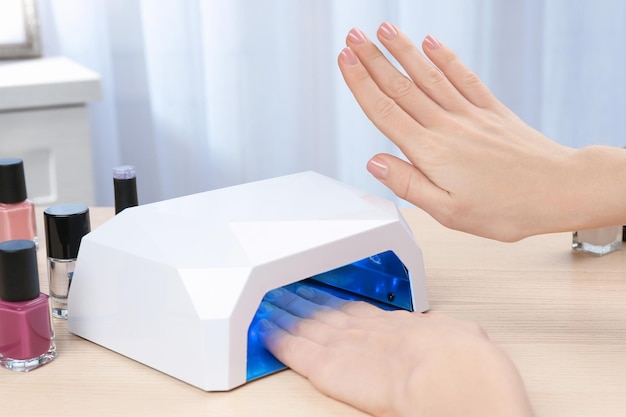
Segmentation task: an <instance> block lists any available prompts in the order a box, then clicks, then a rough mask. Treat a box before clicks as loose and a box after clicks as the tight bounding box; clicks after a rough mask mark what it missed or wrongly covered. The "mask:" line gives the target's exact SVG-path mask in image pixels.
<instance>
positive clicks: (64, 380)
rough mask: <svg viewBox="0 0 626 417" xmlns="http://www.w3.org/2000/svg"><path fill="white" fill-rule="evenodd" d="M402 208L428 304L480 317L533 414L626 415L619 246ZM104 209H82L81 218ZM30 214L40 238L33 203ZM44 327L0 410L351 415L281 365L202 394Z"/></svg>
mask: <svg viewBox="0 0 626 417" xmlns="http://www.w3.org/2000/svg"><path fill="white" fill-rule="evenodd" d="M403 214H404V216H405V218H406V219H407V221H408V223H409V224H410V225H411V227H412V229H413V231H414V233H415V238H416V240H417V241H418V243H419V244H420V246H421V248H422V250H423V252H424V261H425V265H426V277H427V282H428V287H429V296H430V303H431V308H432V311H437V312H441V313H446V314H450V315H454V316H457V317H461V318H466V319H471V320H475V321H477V322H478V323H480V324H481V325H482V326H483V328H484V329H485V330H486V331H487V333H488V334H489V336H490V337H491V338H492V340H494V341H495V342H496V343H498V344H499V345H500V346H502V347H503V348H504V349H505V350H506V351H507V352H508V353H509V355H510V356H511V357H512V358H513V361H514V362H515V363H516V364H517V366H518V368H519V370H520V372H521V374H522V376H523V378H524V381H525V383H526V386H527V388H528V391H529V395H530V397H531V401H532V403H533V405H534V407H535V410H536V413H537V416H541V417H542V416H545V417H548V416H549V417H554V416H567V417H577V416H581V417H583V416H584V417H589V416H602V417H613V416H620V417H623V416H626V249H625V250H623V251H620V252H617V253H613V254H609V255H607V256H604V257H594V256H590V255H582V254H577V253H573V252H572V251H571V250H570V243H571V233H562V234H553V235H545V236H537V237H532V238H528V239H525V240H523V241H521V242H518V243H513V244H506V243H499V242H494V241H490V240H486V239H482V238H477V237H474V236H470V235H467V234H464V233H460V232H455V231H451V230H448V229H445V228H444V227H442V226H440V225H439V224H438V223H436V222H435V221H433V220H432V219H431V218H430V217H429V216H428V215H426V214H425V213H423V212H422V211H420V210H418V209H412V208H411V209H403ZM111 216H113V209H112V208H100V207H96V208H92V209H91V220H92V228H95V227H97V226H98V225H99V224H101V223H102V222H104V221H106V219H108V218H110V217H111ZM37 220H38V223H39V236H40V238H41V237H43V228H42V224H41V222H42V220H43V218H42V213H41V211H39V212H38V218H37ZM41 240H42V244H41V245H40V249H39V252H38V256H39V268H40V271H39V272H40V276H41V283H42V291H44V292H47V287H48V285H47V270H46V264H45V245H44V244H43V239H41ZM54 326H55V331H56V335H57V337H56V343H57V349H58V352H59V356H58V357H57V359H56V360H55V361H53V362H52V363H50V364H49V365H46V366H44V367H42V368H40V369H37V370H35V371H33V372H30V373H27V374H21V373H15V372H10V371H8V370H2V369H0V371H1V372H0V408H1V414H2V415H3V416H46V417H52V416H64V417H72V416H81V417H84V416H94V417H95V416H137V415H146V416H151V417H158V416H185V417H192V416H272V417H275V416H296V415H297V416H359V415H363V413H361V412H359V411H357V410H355V409H353V408H351V407H349V406H347V405H344V404H342V403H339V402H337V401H334V400H331V399H329V398H327V397H325V396H323V395H322V394H320V393H318V392H317V391H316V390H315V389H313V388H312V387H311V385H310V384H309V383H308V381H307V380H306V379H304V378H302V377H300V376H298V375H297V374H295V373H294V372H292V371H290V370H288V371H284V372H280V373H278V374H275V375H272V376H270V377H266V378H263V379H260V380H257V381H254V382H252V383H249V384H246V385H244V386H242V387H240V388H238V389H235V390H233V391H231V392H227V393H207V392H204V391H201V390H199V389H197V388H194V387H192V386H190V385H187V384H185V383H183V382H180V381H178V380H176V379H174V378H171V377H169V376H167V375H164V374H162V373H160V372H158V371H155V370H153V369H151V368H149V367H147V366H144V365H142V364H139V363H137V362H134V361H132V360H130V359H127V358H125V357H123V356H121V355H118V354H116V353H114V352H111V351H109V350H107V349H105V348H102V347H100V346H97V345H95V344H93V343H91V342H88V341H86V340H83V339H81V338H79V337H76V336H74V335H71V334H69V333H68V332H67V328H66V323H65V321H63V320H57V319H55V320H54ZM180 360H183V361H184V358H180Z"/></svg>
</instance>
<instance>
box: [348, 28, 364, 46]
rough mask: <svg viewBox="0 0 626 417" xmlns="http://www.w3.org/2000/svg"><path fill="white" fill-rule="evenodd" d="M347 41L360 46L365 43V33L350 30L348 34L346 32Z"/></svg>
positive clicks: (355, 29) (353, 29)
mask: <svg viewBox="0 0 626 417" xmlns="http://www.w3.org/2000/svg"><path fill="white" fill-rule="evenodd" d="M348 39H350V40H351V41H352V42H354V43H356V44H362V43H365V41H366V40H367V37H365V33H363V32H361V31H360V30H359V29H357V28H352V29H350V32H348Z"/></svg>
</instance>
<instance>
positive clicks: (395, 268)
mask: <svg viewBox="0 0 626 417" xmlns="http://www.w3.org/2000/svg"><path fill="white" fill-rule="evenodd" d="M301 285H306V286H309V287H314V288H317V289H320V290H322V291H326V292H328V293H331V294H333V295H335V296H337V297H340V298H343V299H346V300H360V301H366V302H369V303H371V304H374V305H376V306H378V307H380V308H383V309H386V310H397V309H403V310H409V311H413V302H412V300H411V284H410V280H409V272H408V271H407V269H406V267H405V266H404V264H403V263H402V262H401V261H400V259H399V258H398V257H397V256H396V255H395V254H394V253H393V252H391V251H387V252H383V253H380V254H378V255H374V256H370V257H369V258H365V259H362V260H360V261H357V262H354V263H352V264H349V265H346V266H343V267H340V268H337V269H334V270H332V271H328V272H324V273H322V274H319V275H315V276H312V277H310V278H307V279H305V280H303V281H300V282H296V283H293V284H289V285H286V286H284V287H282V288H284V289H286V290H288V291H292V292H295V291H296V290H297V289H298V287H299V286H301ZM263 318H267V313H266V312H264V311H262V310H257V312H256V314H255V316H254V318H253V319H252V323H251V324H250V327H249V329H248V357H247V361H248V363H247V380H248V381H251V380H253V379H257V378H260V377H262V376H265V375H269V374H272V373H274V372H277V371H280V370H282V369H285V368H286V367H285V365H283V364H282V363H281V362H280V361H279V360H278V359H276V358H275V357H274V356H273V355H272V354H271V353H270V352H269V351H268V350H267V349H265V346H264V345H263V343H262V342H261V340H260V338H259V336H258V332H257V325H258V323H259V321H260V320H261V319H263Z"/></svg>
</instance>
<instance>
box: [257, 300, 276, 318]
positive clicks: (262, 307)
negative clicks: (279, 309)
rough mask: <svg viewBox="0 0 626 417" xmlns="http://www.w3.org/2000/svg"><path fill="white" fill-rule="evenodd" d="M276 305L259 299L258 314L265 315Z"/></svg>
mask: <svg viewBox="0 0 626 417" xmlns="http://www.w3.org/2000/svg"><path fill="white" fill-rule="evenodd" d="M275 309H276V307H274V306H273V305H272V304H270V303H268V302H267V301H261V305H260V306H259V309H258V310H257V313H258V314H261V315H266V314H269V313H271V312H272V310H275Z"/></svg>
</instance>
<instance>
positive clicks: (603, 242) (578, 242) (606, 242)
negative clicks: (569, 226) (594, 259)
mask: <svg viewBox="0 0 626 417" xmlns="http://www.w3.org/2000/svg"><path fill="white" fill-rule="evenodd" d="M622 237H623V229H622V226H609V227H601V228H598V229H588V230H579V231H576V232H574V234H573V236H572V249H574V250H575V251H577V252H586V253H591V254H593V255H599V256H602V255H606V254H609V253H611V252H615V251H618V250H620V249H621V248H622Z"/></svg>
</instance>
